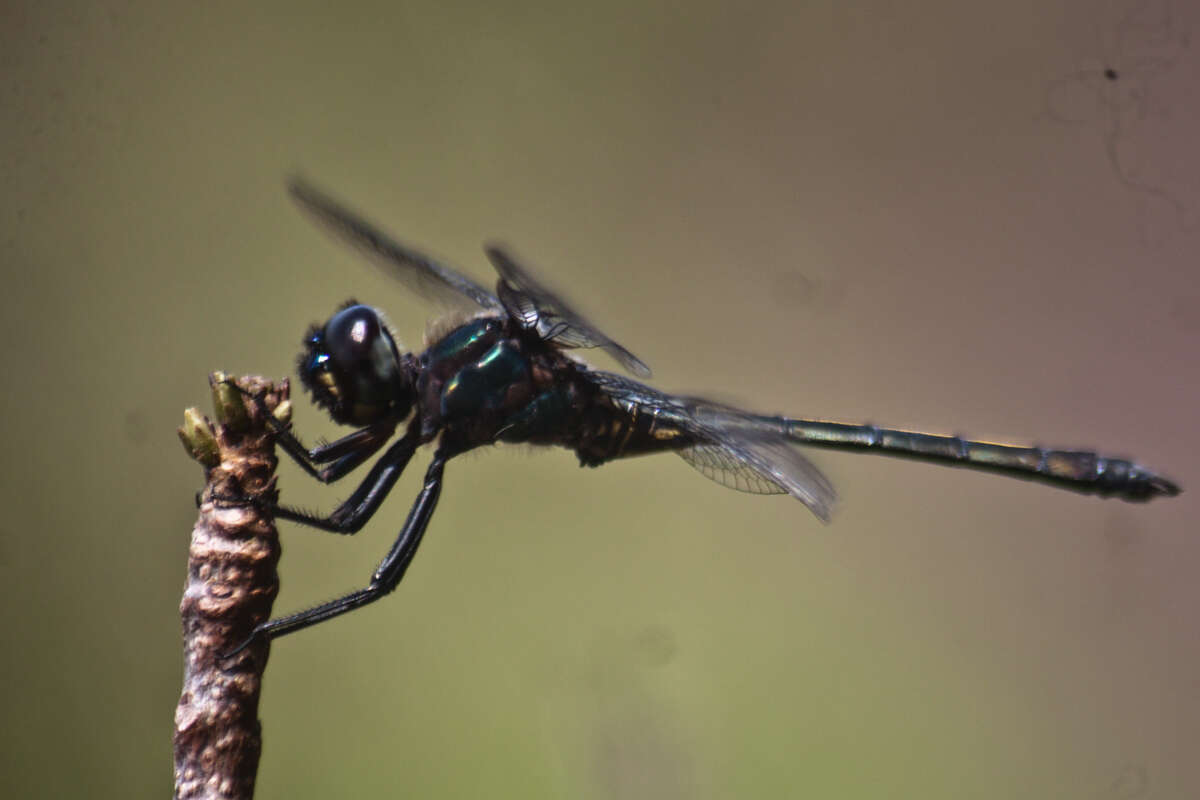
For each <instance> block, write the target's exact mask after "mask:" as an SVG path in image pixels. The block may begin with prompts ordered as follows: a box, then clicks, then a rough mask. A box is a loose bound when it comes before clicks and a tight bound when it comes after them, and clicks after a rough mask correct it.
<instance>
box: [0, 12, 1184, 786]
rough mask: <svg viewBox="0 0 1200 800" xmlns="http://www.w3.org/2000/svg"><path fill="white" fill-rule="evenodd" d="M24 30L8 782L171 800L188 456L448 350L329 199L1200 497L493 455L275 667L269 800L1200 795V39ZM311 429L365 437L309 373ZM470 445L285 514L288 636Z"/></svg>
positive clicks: (690, 351)
mask: <svg viewBox="0 0 1200 800" xmlns="http://www.w3.org/2000/svg"><path fill="white" fill-rule="evenodd" d="M1189 14H1190V16H1189ZM0 21H2V23H3V24H2V25H0V109H2V111H0V113H2V120H3V124H2V125H0V254H2V255H0V263H2V264H3V269H4V287H5V288H4V289H3V293H2V295H0V311H2V314H0V320H2V322H0V324H3V326H4V339H3V341H4V342H5V345H6V347H5V358H4V374H5V386H4V392H3V396H2V404H3V414H0V426H2V436H0V441H3V442H4V445H5V448H6V450H7V453H6V455H7V458H6V459H5V466H4V476H3V481H2V486H0V492H2V495H0V501H2V503H3V507H4V508H5V509H6V510H7V513H6V514H5V517H4V520H3V522H2V523H0V614H3V628H2V630H3V647H2V648H0V685H2V686H3V690H2V692H3V693H2V695H0V699H2V709H3V723H2V725H3V734H2V736H3V739H2V741H0V779H2V784H3V786H4V787H5V788H4V791H3V794H4V795H5V796H8V797H64V796H75V797H141V796H146V797H150V796H158V797H162V796H166V795H167V793H168V792H169V791H170V780H171V776H170V766H171V752H170V733H171V715H172V712H173V710H174V705H175V701H176V699H177V695H178V690H179V675H180V645H179V632H178V626H179V623H178V618H177V606H178V600H179V591H180V588H181V586H182V582H183V573H184V566H185V557H186V548H187V542H188V535H189V530H190V526H191V523H192V520H193V519H194V514H195V511H194V508H193V505H192V497H193V493H194V491H195V490H196V489H197V488H198V487H199V486H200V484H201V475H200V470H199V468H198V467H197V466H196V465H195V464H194V463H192V462H191V461H189V460H188V458H187V457H186V456H185V455H184V453H183V451H182V449H181V448H180V446H179V444H178V442H177V441H176V439H175V433H174V429H175V427H176V426H177V425H178V424H179V423H180V422H181V419H182V411H183V409H184V407H186V406H189V405H201V406H202V407H204V409H205V410H206V411H207V410H208V408H209V401H208V388H207V385H206V383H205V376H206V374H207V373H208V372H209V371H210V370H212V369H225V370H230V371H234V372H262V373H266V374H269V375H276V376H279V375H284V374H288V373H289V372H290V371H291V368H292V364H293V359H294V356H295V352H296V351H297V350H298V343H299V339H300V336H301V334H302V333H303V331H304V328H305V326H306V325H307V324H309V323H310V322H313V321H318V320H323V319H324V318H325V317H326V316H327V315H328V314H329V313H330V312H331V311H332V310H333V308H334V307H335V305H336V304H337V303H339V302H340V301H342V300H343V299H345V298H347V297H349V296H355V297H358V298H359V299H361V300H364V301H368V302H371V303H374V304H378V305H380V306H382V307H384V308H386V309H388V310H389V312H390V314H391V316H392V317H393V319H394V321H395V322H396V324H397V327H398V328H399V330H400V332H401V334H402V335H403V336H404V337H405V338H406V340H407V341H408V342H409V343H411V344H416V343H419V341H420V337H421V332H422V330H423V327H424V323H425V319H426V316H427V311H428V310H427V309H426V308H425V307H423V306H422V305H421V303H420V302H419V301H417V300H415V299H414V298H412V297H410V296H408V295H407V294H405V292H404V291H403V289H401V288H400V287H397V286H393V285H390V284H388V283H387V282H386V281H385V280H383V279H382V278H381V277H378V276H377V275H376V274H375V273H374V272H373V271H372V270H370V269H369V268H367V267H364V266H362V265H361V264H360V262H359V261H358V259H357V257H356V255H355V254H354V253H353V252H350V251H348V250H346V249H344V248H341V247H340V246H338V245H337V244H336V243H334V242H331V241H330V240H328V239H326V238H325V237H324V236H323V235H322V234H321V233H320V232H318V231H317V230H316V229H315V228H314V227H313V226H311V225H310V224H309V222H308V221H307V220H306V219H305V218H304V217H303V216H301V215H300V214H298V213H296V211H295V209H294V208H292V207H291V205H290V204H289V202H288V200H287V198H286V196H285V193H284V190H283V180H284V177H285V176H286V175H287V174H289V173H292V172H295V171H302V172H303V173H304V174H306V175H308V176H310V177H311V178H312V179H313V180H315V181H316V182H318V183H319V184H321V185H324V186H326V187H327V188H329V189H330V190H331V191H332V192H334V193H335V194H338V195H340V196H342V197H344V198H345V199H346V200H347V201H349V202H350V203H351V204H352V205H354V206H355V207H357V208H359V209H361V210H363V211H364V212H366V213H367V214H368V215H369V216H371V217H372V218H374V219H377V220H379V221H381V222H383V223H384V224H385V225H387V226H388V227H390V228H391V229H392V230H394V231H395V232H397V233H398V234H399V235H402V236H404V237H407V238H408V239H409V240H410V241H412V242H414V243H417V244H419V245H422V246H424V247H426V248H428V249H429V250H430V251H432V252H434V253H437V254H440V255H442V256H444V257H446V258H447V259H448V260H450V261H452V262H454V263H456V264H459V265H462V267H463V268H464V269H465V270H466V271H468V272H469V273H470V274H472V275H473V276H475V277H476V278H478V279H480V280H484V281H488V282H490V281H491V280H492V274H491V270H490V269H489V268H488V266H487V265H486V262H485V261H484V259H483V257H482V253H481V251H480V248H479V245H480V243H481V242H482V241H483V240H484V239H485V238H489V237H494V236H499V237H502V238H503V239H504V240H506V241H508V242H511V243H513V244H514V245H515V246H516V247H517V248H518V249H519V252H521V253H522V254H524V255H526V256H528V257H529V258H530V260H531V261H532V262H533V263H534V264H536V265H539V266H540V267H541V269H542V271H543V272H544V273H545V274H546V275H547V276H548V278H549V279H551V280H552V281H553V282H554V283H555V284H556V285H558V286H561V287H568V288H569V291H570V294H571V296H572V297H573V298H575V299H576V300H578V301H579V304H580V305H581V306H582V307H583V308H584V309H585V310H586V311H587V312H588V313H589V314H590V315H591V316H593V317H594V318H595V319H596V320H598V321H599V322H600V323H601V324H602V326H603V327H604V328H605V329H606V330H608V331H609V332H610V333H612V334H613V335H614V337H616V338H617V339H619V340H620V341H621V342H623V343H626V344H627V345H628V346H629V347H630V348H631V349H632V350H633V351H634V352H636V353H637V354H638V355H640V356H642V357H643V358H645V359H646V360H647V361H648V362H649V363H650V364H651V365H652V366H653V367H654V368H655V370H656V375H655V381H656V384H657V385H659V386H661V387H663V388H666V389H670V390H677V391H690V392H700V391H707V392H709V393H711V394H715V395H716V396H718V397H720V398H722V399H728V400H735V401H738V402H741V403H744V404H747V405H749V406H751V407H754V408H757V409H761V410H763V411H778V412H789V413H792V414H799V415H809V416H821V417H827V418H843V419H848V420H853V421H860V420H870V421H874V422H877V423H880V424H890V425H895V426H904V427H914V428H924V429H931V430H934V431H942V432H961V433H965V434H971V435H974V436H977V437H982V438H998V439H1013V440H1017V441H1036V442H1040V443H1043V444H1051V445H1087V446H1094V447H1096V448H1099V449H1102V450H1104V451H1106V452H1110V453H1115V454H1131V455H1134V456H1136V457H1137V458H1138V459H1140V460H1142V461H1144V462H1145V463H1147V464H1149V465H1151V466H1153V467H1155V468H1159V469H1161V470H1163V471H1164V472H1166V473H1167V474H1169V475H1171V476H1173V477H1175V478H1176V479H1177V480H1179V481H1180V482H1181V483H1182V484H1184V485H1185V487H1187V488H1189V489H1190V490H1191V491H1190V493H1188V494H1184V495H1183V496H1182V497H1179V498H1177V499H1174V500H1170V501H1160V502H1157V503H1154V504H1151V505H1147V506H1135V505H1127V504H1123V503H1121V502H1118V501H1100V500H1096V499H1091V498H1086V497H1080V496H1076V495H1073V494H1069V493H1065V492H1058V491H1054V490H1052V489H1046V488H1041V487H1037V486H1032V485H1029V484H1026V483H1023V482H1019V481H1013V480H1008V479H1004V478H999V477H993V476H988V475H978V474H970V473H967V472H962V471H957V470H949V469H943V468H937V467H932V466H926V465H919V464H911V463H906V462H901V461H894V460H889V459H882V458H876V457H868V456H857V455H839V454H830V453H817V454H816V455H815V457H816V459H817V460H818V461H819V462H820V463H821V464H822V465H823V467H824V468H825V469H826V470H827V472H828V473H829V475H830V476H831V477H832V478H833V479H834V480H835V482H836V483H837V485H838V487H839V490H840V493H841V505H840V508H839V510H838V513H837V515H836V517H835V519H834V522H833V524H832V525H831V526H829V527H824V526H822V525H820V524H819V523H818V522H816V521H815V520H814V519H813V518H812V516H811V515H810V514H808V513H807V512H806V511H805V509H804V508H803V507H802V506H801V505H800V504H798V503H796V502H794V501H790V500H787V499H785V498H761V497H753V496H747V495H740V494H737V493H734V492H730V491H727V490H724V489H721V488H720V487H718V486H716V485H714V484H712V483H709V482H706V481H705V480H703V479H702V478H701V477H699V476H698V475H697V474H696V473H695V472H694V471H692V470H690V469H688V468H687V467H686V466H685V465H684V464H683V463H681V462H680V461H679V460H678V459H675V458H671V457H667V456H664V457H659V458H652V459H643V460H634V461H630V462H627V463H620V464H616V465H612V466H609V467H606V468H604V469H600V470H595V471H591V470H589V471H581V470H579V469H577V468H575V466H574V464H575V462H574V460H573V457H572V456H571V454H570V453H568V452H566V451H553V452H538V453H526V452H524V451H519V450H512V449H508V450H496V451H489V452H483V453H480V454H479V455H478V456H477V457H470V458H464V459H461V460H460V461H459V462H456V463H454V464H453V465H452V466H451V468H450V469H449V470H448V471H447V488H446V491H445V493H444V494H443V499H442V506H441V509H440V510H439V513H438V515H437V517H436V518H435V520H434V523H433V525H432V527H431V530H430V535H429V536H428V537H427V538H426V542H425V544H424V546H423V548H422V552H421V553H420V555H419V557H418V559H417V561H416V562H415V564H414V567H413V569H412V570H411V571H410V573H409V576H408V578H407V579H406V581H405V582H404V584H403V585H402V586H401V588H400V590H399V591H398V592H397V594H396V595H394V596H392V597H390V598H388V599H387V600H386V601H384V602H381V603H380V604H378V605H376V606H373V607H372V608H370V609H369V610H365V611H362V612H359V613H356V614H353V615H351V616H350V617H348V618H345V619H343V620H340V621H338V622H336V623H332V624H329V625H327V626H322V627H320V628H317V629H314V630H312V631H308V632H305V633H303V634H300V635H297V636H296V637H294V638H288V639H284V640H282V641H280V642H279V643H278V644H277V645H276V646H275V648H274V652H273V653H272V659H271V663H270V668H269V671H268V675H267V685H266V692H265V697H264V700H263V705H262V719H263V723H264V729H265V752H264V757H263V762H262V769H261V773H260V796H261V797H293V798H300V797H367V796H371V797H391V796H410V797H431V798H432V797H522V798H535V797H547V798H550V797H555V798H557V797H581V798H643V797H645V798H693V797H694V798H734V797H831V798H860V797H861V798H879V797H920V798H961V797H987V798H1013V797H1023V798H1033V797H1056V798H1058V797H1079V798H1126V797H1154V798H1184V797H1195V796H1200V766H1197V763H1196V759H1195V744H1196V742H1197V741H1200V691H1197V687H1196V675H1197V667H1198V666H1200V627H1198V626H1197V624H1196V615H1195V612H1196V608H1197V605H1198V601H1200V590H1198V589H1197V581H1196V575H1197V572H1198V570H1200V537H1198V536H1197V534H1196V530H1195V528H1196V523H1195V519H1196V516H1197V507H1196V501H1195V498H1196V497H1197V493H1196V491H1195V489H1196V487H1197V485H1198V483H1200V471H1198V467H1200V456H1197V448H1198V446H1200V441H1198V437H1197V435H1196V433H1195V417H1196V397H1197V388H1198V386H1200V380H1198V378H1200V370H1198V369H1197V349H1198V346H1200V310H1198V304H1200V282H1198V281H1197V278H1196V274H1195V271H1196V264H1197V256H1196V254H1197V248H1198V246H1200V222H1198V219H1200V214H1198V212H1197V209H1198V208H1200V177H1198V174H1200V159H1198V158H1197V153H1196V145H1195V143H1196V142H1197V141H1200V135H1198V134H1200V102H1198V98H1197V87H1198V86H1200V83H1198V82H1197V78H1198V77H1200V46H1194V45H1193V43H1192V40H1191V36H1192V34H1193V33H1194V32H1195V31H1196V30H1197V26H1200V14H1197V13H1196V11H1195V9H1194V7H1193V8H1188V6H1187V4H1185V3H1182V2H1180V3H1176V4H1170V3H1154V2H1114V3H1090V2H1075V1H1074V0H1068V1H1067V2H1052V3H1045V2H1020V3H1015V4H1014V3H1009V4H1005V5H996V4H962V3H952V2H941V3H918V4H915V5H914V4H899V3H884V2H875V3H854V4H842V3H829V2H825V3H805V4H788V3H783V4H778V5H765V4H764V5H754V6H751V7H749V8H747V7H744V6H743V5H742V4H734V3H728V4H716V3H706V4H692V3H666V4H653V5H652V6H650V7H645V6H644V5H643V4H640V3H627V4H613V3H589V4H550V3H547V4H492V3H485V2H468V3H460V4H445V3H432V2H431V3H399V4H396V3H356V4H349V5H346V6H344V7H341V8H338V9H337V10H331V9H330V8H326V7H324V6H322V5H320V4H305V3H297V2H290V3H278V4H272V5H269V6H268V5H266V4H257V5H254V6H247V5H246V4H241V3H211V4H187V5H183V4H179V5H178V7H176V8H174V9H172V10H165V6H164V4H158V3H147V2H126V3H105V2H99V3H89V4H84V3H76V4H70V3H67V4H56V5H55V4H45V5H42V4H33V3H5V4H4V5H3V8H2V10H0ZM1106 69H1107V70H1111V72H1110V73H1109V74H1108V75H1107V76H1106V75H1105V72H1104V71H1105V70H1106ZM264 312H265V316H264ZM597 363H600V364H602V365H603V366H605V367H611V364H609V363H608V362H603V361H601V359H600V358H597ZM296 422H297V426H298V429H299V430H300V431H301V432H302V433H303V434H304V435H305V436H306V437H307V438H308V439H310V440H313V439H315V438H317V436H319V435H330V434H333V433H335V431H334V430H333V427H332V425H331V424H330V423H328V422H327V421H325V420H323V419H322V417H321V415H320V414H319V413H318V412H317V411H316V410H315V409H314V408H313V407H311V406H310V405H309V404H308V403H307V401H306V399H305V398H303V397H302V396H301V395H300V394H299V392H297V410H296ZM423 463H424V462H423V460H418V461H416V462H414V464H415V465H414V466H413V468H412V469H411V470H410V472H411V474H409V475H407V476H406V477H405V478H404V480H403V481H402V482H401V484H400V486H399V487H398V488H397V490H396V497H395V499H394V500H393V501H392V502H391V503H390V504H389V505H388V506H386V507H385V509H384V510H383V511H382V512H381V513H380V515H379V516H378V517H377V518H376V521H375V522H374V523H373V524H372V525H371V526H369V527H368V529H367V530H366V531H365V532H364V533H363V534H362V535H360V536H358V537H355V538H353V539H342V538H338V537H333V536H327V535H324V534H320V533H317V532H313V531H309V530H304V529H299V528H296V527H295V526H289V525H286V524H285V525H283V526H282V528H283V529H282V536H283V539H284V547H285V552H284V558H283V562H282V564H281V573H282V578H283V582H284V588H283V592H282V594H281V596H280V598H279V601H278V603H277V606H276V608H277V611H290V610H295V609H298V608H300V607H303V606H306V605H309V604H312V603H313V602H315V601H319V600H323V599H326V598H328V597H331V596H333V595H335V594H337V593H339V592H340V591H343V590H346V589H350V588H353V587H357V586H359V585H361V584H362V583H364V582H365V580H366V579H367V577H368V575H369V574H370V571H371V569H373V567H374V565H375V563H376V561H377V559H378V558H379V557H381V556H382V554H383V553H384V551H385V550H386V548H387V546H388V544H389V543H390V541H391V537H392V536H393V534H394V532H395V530H396V529H397V528H398V527H399V525H400V523H401V521H402V519H403V516H404V514H405V512H406V510H407V505H408V502H409V501H410V500H411V498H412V496H413V494H414V493H415V491H416V486H417V485H418V482H419V478H420V476H421V474H422V473H423V470H424V466H423ZM281 483H282V489H283V492H284V496H285V498H287V499H288V500H290V501H292V502H296V503H300V504H302V505H306V506H318V507H321V508H324V509H328V508H331V507H332V506H333V504H334V503H335V501H336V500H337V498H339V497H343V496H345V495H346V494H347V493H348V492H349V488H343V487H333V488H329V489H320V488H318V487H316V486H314V485H312V484H311V482H310V481H307V480H305V479H303V476H302V475H300V474H299V472H298V471H297V470H296V469H294V468H291V467H290V466H285V467H284V468H283V473H282V478H281Z"/></svg>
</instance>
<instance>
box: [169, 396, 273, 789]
mask: <svg viewBox="0 0 1200 800" xmlns="http://www.w3.org/2000/svg"><path fill="white" fill-rule="evenodd" d="M209 382H210V384H211V385H212V389H213V404H214V406H215V407H216V418H217V422H216V424H215V425H214V424H213V423H212V422H211V421H209V420H208V419H206V418H204V417H203V416H202V415H201V414H200V412H199V411H197V410H196V409H194V408H190V409H188V410H187V411H186V412H184V425H183V427H181V428H180V429H179V438H180V439H182V440H183V444H184V447H185V448H187V450H188V452H189V453H190V454H191V456H192V457H193V458H195V459H196V460H197V461H199V462H200V463H201V464H202V465H203V466H204V468H205V473H206V477H207V481H206V483H205V487H204V491H203V492H202V494H201V495H199V496H198V498H197V500H198V503H199V506H200V514H199V518H198V519H197V520H196V526H195V528H193V529H192V543H191V548H190V549H189V552H188V577H187V585H186V586H185V587H184V592H183V600H182V602H181V603H180V605H179V611H180V614H181V616H182V617H183V654H184V673H183V692H182V694H181V696H180V698H179V706H178V707H177V708H176V710H175V797H176V798H177V800H183V799H184V798H188V799H189V800H190V799H191V798H204V799H205V800H210V799H211V800H217V799H218V798H220V800H249V798H251V797H253V795H254V780H255V776H256V774H257V771H258V758H259V754H260V753H261V752H262V739H261V726H260V724H259V721H258V698H259V692H260V689H261V686H262V674H263V670H264V669H265V668H266V665H267V654H268V651H269V645H268V644H267V643H266V642H260V641H255V642H253V643H251V644H250V646H249V647H247V648H246V649H245V650H242V651H241V652H240V653H238V654H237V655H236V656H234V657H233V658H222V655H223V654H225V653H228V652H230V651H232V650H233V649H234V648H236V647H237V646H238V645H239V644H241V643H242V642H243V641H245V639H246V637H247V636H249V634H250V631H252V630H253V629H254V626H255V625H256V624H258V623H260V622H263V621H265V620H266V619H268V618H269V617H270V615H271V604H272V603H273V602H274V600H275V595H276V594H277V593H278V591H279V578H278V576H277V575H276V572H275V565H276V564H277V563H278V561H279V552H280V548H279V536H278V534H277V532H276V530H275V523H274V520H273V519H272V517H271V514H270V513H269V512H265V511H264V510H263V509H264V508H270V507H271V506H273V505H274V502H275V500H276V498H277V492H276V489H275V476H274V472H275V465H276V459H275V447H274V440H273V437H272V435H271V431H270V428H269V427H268V425H267V422H268V421H267V419H266V418H265V414H264V413H263V412H264V411H265V412H267V413H270V414H273V415H274V416H275V417H277V418H279V419H281V420H283V421H285V422H286V421H287V416H288V414H289V412H290V409H291V407H290V404H289V402H288V383H287V380H286V379H285V380H283V381H281V382H279V383H277V384H273V383H271V382H269V381H267V380H265V379H263V378H257V377H249V378H238V379H236V384H237V386H240V387H242V388H243V389H245V390H246V391H248V392H250V393H252V394H255V395H258V396H261V397H262V400H263V403H262V404H258V403H255V402H248V401H246V399H245V398H244V396H243V394H242V393H241V392H240V391H238V389H237V388H235V387H234V386H233V385H231V384H230V382H229V379H228V378H227V377H226V376H225V375H223V374H222V373H214V374H213V375H212V376H211V377H210V378H209ZM214 494H215V495H217V496H223V497H244V498H247V499H249V500H252V501H254V500H261V501H263V502H262V503H257V502H250V503H227V502H219V501H216V502H215V501H214V499H213V496H214Z"/></svg>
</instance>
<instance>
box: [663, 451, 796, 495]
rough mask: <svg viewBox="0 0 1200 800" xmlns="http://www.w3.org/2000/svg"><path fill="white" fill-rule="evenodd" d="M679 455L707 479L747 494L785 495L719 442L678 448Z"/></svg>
mask: <svg viewBox="0 0 1200 800" xmlns="http://www.w3.org/2000/svg"><path fill="white" fill-rule="evenodd" d="M679 457H680V458H682V459H683V460H684V461H686V462H687V463H688V464H690V465H691V467H692V468H693V469H694V470H696V471H697V472H699V473H700V474H701V475H703V476H704V477H706V478H708V479H709V480H710V481H714V482H716V483H719V484H721V485H722V486H724V487H726V488H729V489H736V490H737V491H739V492H747V493H749V494H786V493H787V490H786V489H784V488H783V487H782V486H780V485H779V484H778V483H776V482H775V481H772V480H767V479H766V478H764V477H763V476H762V475H759V474H758V472H757V471H756V470H755V469H754V467H752V466H750V465H749V464H747V463H746V462H744V461H740V460H739V459H738V458H737V457H736V456H734V455H733V454H732V453H730V452H729V451H728V450H726V449H725V448H724V447H722V446H721V445H719V444H700V445H696V446H695V447H689V448H686V449H684V450H680V451H679Z"/></svg>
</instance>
